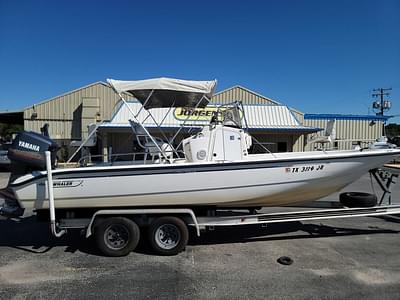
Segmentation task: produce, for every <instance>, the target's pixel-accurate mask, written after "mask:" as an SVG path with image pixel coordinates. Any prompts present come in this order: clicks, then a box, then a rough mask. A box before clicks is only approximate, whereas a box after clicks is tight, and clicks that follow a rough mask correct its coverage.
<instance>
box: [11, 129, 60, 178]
mask: <svg viewBox="0 0 400 300" xmlns="http://www.w3.org/2000/svg"><path fill="white" fill-rule="evenodd" d="M58 149H59V146H58V145H57V143H56V142H54V141H53V140H52V139H50V138H49V137H46V136H44V135H41V134H39V133H36V132H33V131H22V132H20V133H18V135H17V136H16V138H15V139H14V141H13V143H12V145H11V147H10V148H9V149H8V158H9V159H10V160H11V163H12V164H13V165H18V166H23V167H24V168H25V169H26V170H27V171H35V170H46V156H45V151H50V152H51V163H52V167H54V166H55V162H56V154H57V151H58ZM12 167H13V166H12ZM13 171H14V170H13V169H12V170H11V172H12V173H13ZM25 173H26V172H25ZM19 175H21V174H19Z"/></svg>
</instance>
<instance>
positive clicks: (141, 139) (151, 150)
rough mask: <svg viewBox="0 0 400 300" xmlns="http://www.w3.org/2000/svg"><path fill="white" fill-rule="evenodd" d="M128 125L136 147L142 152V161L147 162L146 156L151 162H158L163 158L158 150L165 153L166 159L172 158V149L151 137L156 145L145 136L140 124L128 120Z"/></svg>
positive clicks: (163, 142)
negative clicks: (136, 144) (134, 138)
mask: <svg viewBox="0 0 400 300" xmlns="http://www.w3.org/2000/svg"><path fill="white" fill-rule="evenodd" d="M129 124H130V125H131V128H132V131H133V133H134V136H135V137H136V141H137V143H138V145H139V146H140V147H141V148H142V149H143V150H144V161H146V160H147V158H148V156H150V157H151V161H152V162H157V161H158V162H159V161H161V160H162V159H163V158H165V157H164V156H163V155H162V154H161V153H160V150H159V149H161V150H162V151H164V153H166V156H167V158H168V159H170V158H172V157H173V149H172V147H171V146H170V145H169V144H168V143H166V142H165V141H163V140H162V139H160V138H157V137H153V139H154V140H155V142H156V143H154V142H153V140H152V139H151V138H150V137H149V136H148V135H147V134H146V132H145V131H144V130H143V128H142V127H141V126H140V124H138V123H136V122H134V121H132V120H129ZM157 146H158V147H157Z"/></svg>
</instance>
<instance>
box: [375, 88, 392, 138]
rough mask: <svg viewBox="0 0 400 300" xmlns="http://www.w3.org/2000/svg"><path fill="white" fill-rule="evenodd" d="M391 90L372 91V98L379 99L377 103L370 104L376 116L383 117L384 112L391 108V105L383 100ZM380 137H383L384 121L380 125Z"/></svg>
mask: <svg viewBox="0 0 400 300" xmlns="http://www.w3.org/2000/svg"><path fill="white" fill-rule="evenodd" d="M391 90H392V88H388V89H383V88H379V89H373V91H374V92H375V93H372V97H379V98H380V99H379V101H375V102H374V103H372V108H373V109H376V110H377V112H376V115H377V116H382V117H383V113H384V111H387V110H389V109H390V108H391V107H392V103H391V102H390V101H389V100H385V98H384V97H385V96H389V95H390V93H389V91H391ZM382 136H385V121H383V123H382Z"/></svg>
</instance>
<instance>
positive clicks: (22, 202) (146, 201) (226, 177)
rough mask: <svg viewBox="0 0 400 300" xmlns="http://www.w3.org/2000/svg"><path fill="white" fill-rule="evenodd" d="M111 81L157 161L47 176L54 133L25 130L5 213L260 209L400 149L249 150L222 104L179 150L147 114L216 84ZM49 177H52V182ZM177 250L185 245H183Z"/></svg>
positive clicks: (202, 100)
mask: <svg viewBox="0 0 400 300" xmlns="http://www.w3.org/2000/svg"><path fill="white" fill-rule="evenodd" d="M108 82H109V84H110V85H111V86H112V87H113V89H114V90H115V91H116V92H117V93H118V94H119V95H120V97H121V101H122V102H123V103H125V104H127V103H126V101H125V99H124V98H123V94H124V93H128V94H131V95H132V96H134V97H135V98H136V99H137V100H138V101H139V102H140V103H141V104H142V108H141V109H140V111H139V112H134V111H132V110H131V109H130V108H129V106H128V105H127V107H128V109H129V110H130V112H131V118H132V119H131V124H132V126H133V127H135V126H136V128H139V129H140V131H141V132H143V133H144V134H146V135H147V137H148V139H147V145H146V146H148V149H151V150H149V151H151V152H152V153H151V154H152V157H153V158H154V157H156V159H153V160H152V162H151V163H148V161H144V162H143V163H142V164H129V165H128V164H127V165H104V164H103V165H98V166H96V165H95V166H89V167H77V168H68V169H57V168H54V166H53V170H49V172H47V171H46V160H45V151H49V152H50V153H51V156H52V164H53V165H54V157H55V152H56V151H57V146H56V145H55V143H54V142H53V141H52V140H50V139H49V138H47V137H44V136H42V135H39V134H35V133H32V132H22V133H20V134H19V135H18V136H17V138H16V139H15V140H14V142H13V146H12V147H11V148H10V149H9V158H10V159H11V161H12V162H13V166H14V170H13V174H12V180H10V183H9V184H8V186H7V188H6V189H4V190H3V191H1V194H2V195H3V197H5V198H6V202H5V205H4V206H3V207H2V208H1V209H0V214H2V215H4V216H10V217H18V216H21V215H22V214H23V213H24V209H25V208H32V209H34V210H35V211H36V212H37V213H38V214H40V213H44V212H47V214H48V211H49V207H50V208H51V201H49V195H50V194H53V195H50V198H53V197H54V206H55V211H56V212H58V215H62V216H68V215H69V216H71V215H72V216H75V215H77V216H80V217H82V216H83V217H87V216H86V215H85V212H88V211H90V214H96V213H98V212H99V211H100V210H102V211H104V210H108V211H111V210H113V209H120V210H124V209H125V210H126V209H144V210H146V209H147V210H149V211H151V209H153V210H154V209H169V210H171V209H175V210H179V209H184V210H185V209H188V210H190V212H192V211H194V212H196V211H197V210H200V209H204V208H209V207H214V208H240V207H243V208H255V207H264V206H280V205H288V204H293V203H301V202H309V201H311V200H316V199H319V198H321V197H324V196H326V195H329V194H331V193H333V192H335V191H338V190H340V189H342V188H343V187H345V186H346V185H348V184H349V183H351V182H353V181H355V180H357V179H358V178H360V177H361V176H362V175H363V174H365V173H367V172H368V171H369V170H371V169H376V168H379V167H381V166H382V165H383V164H385V163H386V162H389V161H391V160H393V159H394V158H395V157H396V156H398V155H400V149H396V148H393V147H391V145H389V144H384V145H382V143H381V144H379V147H378V146H374V145H371V147H369V148H368V149H359V150H348V151H312V152H287V153H264V154H250V153H249V151H248V149H249V148H250V147H251V145H252V138H251V136H250V135H249V134H248V133H247V132H246V130H245V126H243V124H242V123H246V118H245V115H244V110H243V106H242V105H241V103H232V104H231V105H227V106H226V107H221V108H219V109H218V110H217V111H216V113H215V114H214V116H213V118H212V120H211V122H210V124H209V125H207V126H204V127H203V129H202V130H201V131H198V132H197V133H196V134H194V135H192V136H189V137H187V138H185V139H183V140H182V141H181V142H180V143H179V145H178V146H176V143H175V139H176V137H177V136H178V133H179V131H180V130H178V133H176V134H175V135H174V136H173V137H172V138H167V137H166V135H163V137H164V138H165V139H164V141H160V139H159V138H155V137H154V136H153V135H151V134H150V132H149V130H148V128H146V127H145V126H144V125H143V123H144V120H145V119H147V118H152V119H153V120H154V122H155V123H156V124H157V122H156V120H155V118H154V117H153V115H152V113H151V112H152V110H153V109H167V108H168V111H169V110H170V109H173V108H177V107H184V108H186V109H193V110H195V109H198V108H204V107H206V106H207V105H208V104H209V99H210V98H211V96H212V94H213V91H214V88H215V85H216V81H186V80H177V79H168V78H159V79H150V80H141V81H117V80H108ZM143 114H145V117H143ZM161 123H162V121H161V122H159V123H158V125H160V126H159V128H160V127H161V125H162V124H161ZM182 128H183V126H182V127H181V129H182ZM137 130H138V129H137ZM155 153H156V154H157V155H154V154H155ZM182 153H183V154H182ZM49 173H51V174H49ZM49 175H51V176H52V180H53V184H52V185H50V186H49V185H48V184H47V183H48V182H49ZM50 200H51V199H50ZM111 214H112V213H111ZM92 223H93V218H92V219H91V224H92ZM86 225H87V224H86ZM180 226H181V225H179V226H178V225H177V224H175V227H180ZM128 227H129V226H128ZM114 229H115V228H114ZM89 230H90V228H89ZM155 230H156V229H155ZM158 230H159V231H158V236H159V240H161V242H159V243H158V244H157V237H155V238H154V240H155V242H154V244H155V245H154V247H158V248H159V249H161V250H162V251H165V253H167V251H168V245H167V246H166V245H164V244H162V238H160V236H165V232H164V233H163V231H162V230H161V231H160V228H158ZM103 231H104V230H103ZM114 231H115V230H114ZM163 234H164V235H163ZM154 235H155V236H156V235H157V234H154ZM99 239H100V240H101V239H102V238H99ZM103 240H104V238H103ZM99 243H100V244H101V242H99ZM175 246H176V245H175ZM100 247H101V246H100ZM109 248H110V247H108V248H107V247H106V246H104V245H103V252H105V253H107V254H110V255H115V251H114V252H112V251H111V250H110V249H109ZM117 248H118V247H117ZM178 248H179V247H178ZM107 249H108V250H107ZM124 249H125V248H124ZM130 249H131V248H130ZM170 249H173V250H174V251H175V250H176V251H178V250H177V248H176V247H175V248H174V247H173V248H170ZM114 250H115V249H114ZM117 250H118V249H117ZM161 250H160V251H159V252H162V251H161ZM107 251H108V252H107ZM118 251H120V250H118ZM121 251H122V250H121ZM121 253H122V252H117V254H121ZM123 253H124V254H126V252H123Z"/></svg>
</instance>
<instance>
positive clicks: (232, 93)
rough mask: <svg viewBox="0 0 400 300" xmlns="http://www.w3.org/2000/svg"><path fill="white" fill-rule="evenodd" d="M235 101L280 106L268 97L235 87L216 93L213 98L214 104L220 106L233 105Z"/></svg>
mask: <svg viewBox="0 0 400 300" xmlns="http://www.w3.org/2000/svg"><path fill="white" fill-rule="evenodd" d="M233 101H242V102H243V103H246V104H279V103H277V102H276V101H274V100H272V99H269V98H267V97H264V96H261V95H258V94H257V93H255V92H253V91H250V90H248V89H246V88H243V87H241V86H234V87H232V88H229V89H226V90H224V91H222V92H219V93H216V94H215V95H214V96H213V97H212V102H214V103H218V104H227V103H232V102H233Z"/></svg>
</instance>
